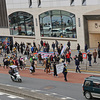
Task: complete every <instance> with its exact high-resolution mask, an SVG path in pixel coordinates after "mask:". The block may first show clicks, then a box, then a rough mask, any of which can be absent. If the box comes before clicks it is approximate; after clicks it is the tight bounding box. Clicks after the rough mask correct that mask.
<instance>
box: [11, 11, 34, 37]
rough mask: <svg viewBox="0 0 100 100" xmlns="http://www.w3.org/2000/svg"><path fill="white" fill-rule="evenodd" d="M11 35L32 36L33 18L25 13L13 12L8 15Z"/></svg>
mask: <svg viewBox="0 0 100 100" xmlns="http://www.w3.org/2000/svg"><path fill="white" fill-rule="evenodd" d="M9 26H10V34H11V35H24V36H25V35H26V36H34V35H35V33H34V22H33V16H32V15H31V14H29V13H26V12H15V13H12V14H11V15H9Z"/></svg>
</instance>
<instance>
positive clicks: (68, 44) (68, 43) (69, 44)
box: [67, 41, 71, 49]
mask: <svg viewBox="0 0 100 100" xmlns="http://www.w3.org/2000/svg"><path fill="white" fill-rule="evenodd" d="M67 46H68V48H69V49H70V46H71V43H70V41H68V42H67Z"/></svg>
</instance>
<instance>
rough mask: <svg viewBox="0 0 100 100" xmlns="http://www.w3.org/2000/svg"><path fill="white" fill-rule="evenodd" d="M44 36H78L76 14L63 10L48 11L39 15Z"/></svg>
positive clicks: (41, 32) (41, 31)
mask: <svg viewBox="0 0 100 100" xmlns="http://www.w3.org/2000/svg"><path fill="white" fill-rule="evenodd" d="M39 19H40V34H41V36H42V37H62V38H76V37H77V35H76V21H75V15H74V14H72V13H70V12H66V11H61V10H52V11H47V12H44V13H42V14H40V15H39Z"/></svg>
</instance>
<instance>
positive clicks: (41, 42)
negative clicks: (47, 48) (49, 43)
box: [40, 40, 43, 48]
mask: <svg viewBox="0 0 100 100" xmlns="http://www.w3.org/2000/svg"><path fill="white" fill-rule="evenodd" d="M40 44H41V48H42V47H43V41H42V40H41V41H40Z"/></svg>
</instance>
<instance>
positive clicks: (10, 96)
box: [7, 95, 24, 99]
mask: <svg viewBox="0 0 100 100" xmlns="http://www.w3.org/2000/svg"><path fill="white" fill-rule="evenodd" d="M7 97H8V98H12V99H16V98H19V99H24V98H22V97H18V96H15V95H9V96H7Z"/></svg>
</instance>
